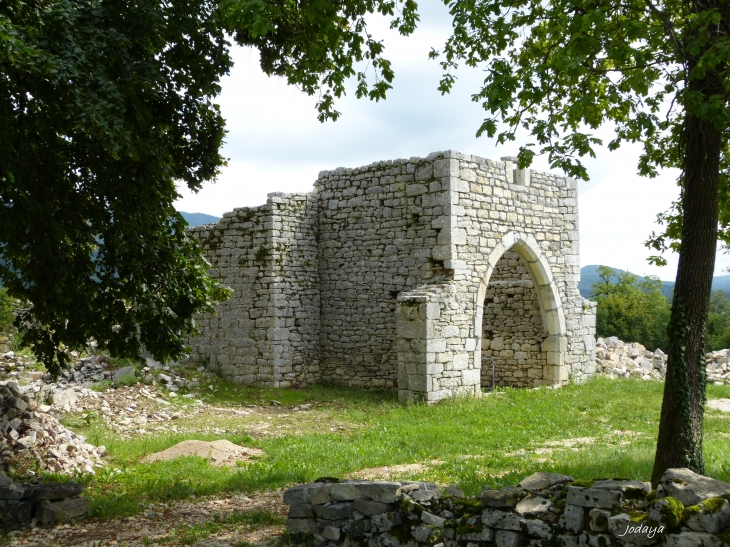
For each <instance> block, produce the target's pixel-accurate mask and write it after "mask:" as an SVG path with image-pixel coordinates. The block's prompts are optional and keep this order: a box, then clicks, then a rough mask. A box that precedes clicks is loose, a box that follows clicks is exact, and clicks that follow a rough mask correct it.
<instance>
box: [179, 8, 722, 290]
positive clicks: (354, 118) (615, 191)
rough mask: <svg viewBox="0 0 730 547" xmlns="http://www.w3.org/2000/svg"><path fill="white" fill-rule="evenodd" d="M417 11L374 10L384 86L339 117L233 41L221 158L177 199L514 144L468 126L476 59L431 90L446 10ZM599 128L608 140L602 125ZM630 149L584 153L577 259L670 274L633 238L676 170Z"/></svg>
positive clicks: (281, 188)
mask: <svg viewBox="0 0 730 547" xmlns="http://www.w3.org/2000/svg"><path fill="white" fill-rule="evenodd" d="M420 10H421V15H422V22H421V24H420V25H419V29H418V30H417V31H416V33H415V34H414V35H413V36H411V37H408V38H404V37H402V36H400V35H398V34H397V33H396V32H393V31H389V30H388V29H387V21H384V20H383V19H382V18H375V19H374V20H373V23H371V25H370V26H371V31H372V32H373V34H374V35H376V36H381V37H383V38H384V41H385V45H386V57H388V58H389V59H390V60H391V61H392V62H393V68H394V70H395V74H396V77H395V81H394V89H392V90H391V91H390V92H389V93H388V98H387V100H386V101H381V102H378V103H374V102H370V101H367V100H357V99H355V98H354V93H350V94H349V95H348V96H347V97H344V98H343V99H341V100H340V101H339V102H338V103H337V105H336V107H337V109H338V110H340V111H341V112H342V117H341V118H340V120H338V121H337V122H335V123H332V122H327V123H325V124H321V123H319V122H318V121H317V119H316V112H315V109H314V105H315V103H316V98H315V97H308V96H306V95H304V94H303V93H301V92H300V91H299V90H297V89H295V88H293V87H290V86H288V85H286V82H285V81H284V80H282V79H280V78H269V77H267V76H265V75H264V74H263V73H262V72H261V70H260V69H259V67H258V53H257V52H256V51H255V50H251V49H243V48H234V50H233V58H234V62H235V66H234V68H233V69H232V71H231V74H230V75H229V76H228V77H226V78H225V79H224V81H223V93H222V95H221V97H220V104H221V109H222V113H223V116H224V117H225V118H226V120H227V128H228V131H229V133H228V136H227V138H226V145H225V147H224V155H225V156H226V157H228V158H230V161H229V165H228V167H226V168H224V170H223V172H222V174H221V176H220V178H219V180H218V181H217V182H216V183H215V184H209V185H207V186H206V187H204V188H203V190H201V191H200V192H199V193H198V194H197V195H196V194H192V193H191V192H189V191H188V190H187V189H185V188H183V189H180V192H181V194H182V196H183V197H182V198H181V199H180V200H179V201H178V202H177V203H176V206H177V207H178V209H180V210H183V211H189V212H203V213H208V214H214V215H221V214H223V213H224V212H226V211H229V210H231V209H233V208H235V207H244V206H253V205H259V204H261V203H264V202H265V200H266V194H267V193H269V192H309V191H311V190H312V185H313V183H314V181H315V180H316V178H317V173H318V172H319V171H321V170H324V169H334V168H335V167H339V166H347V167H356V166H359V165H367V164H369V163H372V162H374V161H378V160H384V159H392V158H402V157H411V156H426V155H427V154H429V153H430V152H434V151H438V150H447V149H454V150H459V151H461V152H465V153H469V154H477V155H479V156H483V157H488V158H495V159H496V158H499V157H500V156H504V155H513V154H515V153H516V152H517V148H518V146H519V141H518V142H517V143H512V144H511V145H510V146H509V147H504V146H500V147H497V146H495V145H494V143H493V142H490V141H489V140H488V139H487V138H486V137H483V138H480V139H477V138H476V137H475V134H476V131H477V129H478V128H479V125H480V124H481V122H482V120H483V118H484V112H483V110H482V108H481V106H480V105H479V104H476V103H473V102H472V101H471V94H472V93H475V92H476V91H478V89H479V87H480V83H481V81H482V79H483V78H482V75H481V72H480V71H479V70H477V69H469V70H465V69H460V70H459V72H457V76H458V81H457V83H456V85H455V87H454V90H453V91H452V93H451V94H450V95H447V96H443V97H442V96H441V94H440V93H439V92H438V90H437V89H436V88H437V85H438V80H439V78H440V76H441V69H440V67H439V65H438V63H436V62H434V61H430V60H428V52H429V51H430V49H431V47H435V48H437V49H438V48H440V47H441V46H442V45H443V42H444V40H445V39H446V38H447V37H448V33H449V31H450V28H451V26H450V19H449V16H448V13H447V12H446V8H445V7H444V6H443V4H441V3H440V2H435V1H430V2H422V3H421V6H420ZM601 135H603V136H604V137H605V140H608V138H609V135H610V132H609V131H601V132H599V136H601ZM638 151H639V149H638V147H637V146H633V147H632V146H629V147H626V146H625V147H623V148H622V149H620V150H619V151H616V152H608V151H603V152H600V153H599V157H598V158H596V159H595V160H592V159H589V160H586V161H585V164H586V165H587V167H588V170H589V174H590V177H591V181H590V182H587V183H583V182H581V183H580V187H579V189H580V215H581V263H582V265H587V264H597V263H598V264H607V265H610V266H614V267H617V268H622V269H628V270H631V271H633V272H635V273H638V274H654V275H658V276H660V277H661V278H662V279H674V275H675V272H676V257H669V258H670V264H669V266H667V267H666V268H661V269H660V268H654V267H651V266H649V264H648V263H647V262H646V257H647V256H649V254H651V253H650V252H649V251H648V250H647V249H646V248H645V247H644V246H643V241H644V240H646V239H647V237H648V236H649V235H650V233H651V232H652V230H656V229H657V227H656V225H655V224H654V222H655V219H656V215H657V213H659V212H661V211H664V210H666V208H667V207H668V206H669V204H670V203H671V201H672V200H673V199H675V198H676V196H677V187H676V185H675V178H676V174H674V173H663V174H662V176H660V177H659V178H657V179H654V180H649V179H642V178H641V177H639V176H638V175H636V160H637V158H638ZM533 167H534V168H536V169H539V170H547V169H548V165H547V162H546V159H545V158H537V160H536V162H535V163H534V164H533ZM729 264H730V260H728V258H727V257H725V256H724V255H721V256H718V272H719V270H720V269H721V268H722V267H725V266H728V265H729Z"/></svg>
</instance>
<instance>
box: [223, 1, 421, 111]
mask: <svg viewBox="0 0 730 547" xmlns="http://www.w3.org/2000/svg"><path fill="white" fill-rule="evenodd" d="M220 7H221V13H222V14H223V20H224V23H225V25H226V29H227V30H228V31H229V32H231V34H232V35H233V37H234V38H235V40H236V42H237V43H238V44H240V45H244V46H254V47H256V48H258V49H259V51H260V52H261V68H262V69H263V71H264V72H265V73H266V74H268V75H277V76H283V77H285V78H286V79H287V81H288V82H289V83H290V84H292V85H296V86H299V87H300V88H301V89H302V90H303V91H304V92H306V93H308V94H309V95H314V94H316V93H319V95H320V99H319V102H318V103H317V110H318V111H319V120H320V121H325V120H327V119H332V120H336V119H337V118H338V117H339V116H340V113H339V112H338V111H337V110H335V109H334V102H335V99H336V98H339V97H341V96H342V95H343V94H344V93H345V83H346V81H347V79H348V78H350V77H352V76H356V77H357V90H356V95H357V97H358V98H362V97H368V98H370V99H371V100H376V101H378V100H380V99H385V95H386V92H387V90H388V89H390V88H391V87H392V86H391V82H392V81H393V77H394V73H393V69H392V67H391V63H390V61H388V60H387V59H386V58H385V57H383V52H384V46H383V43H382V41H379V40H377V39H376V38H375V37H374V36H373V35H372V34H371V33H370V32H369V30H368V26H367V21H366V16H367V14H374V13H378V14H381V15H384V16H389V17H393V19H391V23H390V27H391V28H392V29H397V30H398V31H399V32H400V33H401V34H403V35H408V34H410V33H412V32H413V31H414V29H415V28H416V22H417V21H418V13H417V11H416V10H417V7H418V6H417V4H416V2H414V0H402V1H401V0H344V1H340V2H333V1H330V0H300V1H297V2H294V1H292V0H221V4H220ZM363 64H364V66H363ZM369 69H370V70H372V71H373V72H374V74H375V82H374V83H373V84H369V82H368V78H367V74H368V70H369Z"/></svg>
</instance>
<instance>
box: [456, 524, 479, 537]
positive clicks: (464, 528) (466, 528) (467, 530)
mask: <svg viewBox="0 0 730 547" xmlns="http://www.w3.org/2000/svg"><path fill="white" fill-rule="evenodd" d="M483 531H484V524H482V523H481V522H477V523H475V524H462V525H460V526H457V527H456V533H457V534H459V535H460V536H463V535H465V534H481V533H482V532H483Z"/></svg>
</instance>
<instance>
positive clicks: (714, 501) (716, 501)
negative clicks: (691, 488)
mask: <svg viewBox="0 0 730 547" xmlns="http://www.w3.org/2000/svg"><path fill="white" fill-rule="evenodd" d="M726 501H727V500H726V499H725V498H710V499H706V500H705V501H703V502H700V503H699V505H700V507H702V510H703V511H704V512H705V513H708V514H715V513H719V512H720V510H721V509H722V507H723V506H724V505H725V502H726Z"/></svg>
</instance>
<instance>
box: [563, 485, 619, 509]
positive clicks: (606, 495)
mask: <svg viewBox="0 0 730 547" xmlns="http://www.w3.org/2000/svg"><path fill="white" fill-rule="evenodd" d="M622 501H623V494H622V493H621V492H616V491H611V490H600V489H597V488H582V487H580V486H568V496H567V498H566V502H567V503H568V504H572V505H578V506H580V507H590V508H593V507H597V508H599V509H614V508H618V507H621V502H622Z"/></svg>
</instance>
